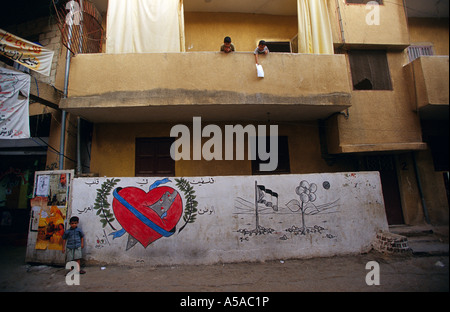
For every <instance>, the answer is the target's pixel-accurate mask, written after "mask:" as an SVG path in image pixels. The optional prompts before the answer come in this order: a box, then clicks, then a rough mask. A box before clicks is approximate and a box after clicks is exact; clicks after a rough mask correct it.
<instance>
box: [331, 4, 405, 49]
mask: <svg viewBox="0 0 450 312" xmlns="http://www.w3.org/2000/svg"><path fill="white" fill-rule="evenodd" d="M328 6H329V11H330V15H331V20H332V30H333V41H334V43H335V46H339V45H340V44H342V43H344V42H343V40H342V35H343V37H344V39H345V44H347V45H356V46H359V45H364V46H369V45H383V46H394V47H395V46H398V47H399V48H401V47H405V46H406V45H408V44H409V36H408V27H407V20H406V15H405V11H404V8H403V0H391V1H384V4H383V5H380V7H379V9H380V15H379V16H380V24H379V25H369V24H367V22H366V16H367V14H368V13H371V10H368V9H367V8H366V5H365V4H347V3H346V1H345V0H329V1H328ZM339 11H340V16H341V18H342V23H339Z"/></svg>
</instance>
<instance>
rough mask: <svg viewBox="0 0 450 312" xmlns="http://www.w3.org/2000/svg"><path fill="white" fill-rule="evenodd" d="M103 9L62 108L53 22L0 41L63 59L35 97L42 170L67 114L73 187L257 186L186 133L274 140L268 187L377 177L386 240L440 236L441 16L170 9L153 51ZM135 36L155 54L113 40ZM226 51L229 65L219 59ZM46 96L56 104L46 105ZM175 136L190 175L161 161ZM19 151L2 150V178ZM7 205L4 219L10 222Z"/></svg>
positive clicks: (321, 8) (444, 94)
mask: <svg viewBox="0 0 450 312" xmlns="http://www.w3.org/2000/svg"><path fill="white" fill-rule="evenodd" d="M44 2H45V1H44ZM78 2H79V1H78ZM107 2H108V1H106V0H94V1H92V3H93V4H94V5H95V6H96V8H97V10H98V11H99V12H100V14H101V16H102V21H101V25H102V26H103V28H104V30H105V38H104V41H103V42H102V43H103V46H102V48H101V51H99V52H100V53H75V54H74V55H73V56H72V58H71V62H70V73H69V76H68V81H69V85H68V96H67V98H61V93H62V91H63V89H64V76H65V64H66V63H65V55H66V53H65V51H66V47H64V46H63V45H62V44H61V35H60V33H59V32H58V31H56V30H57V27H55V26H56V22H55V21H54V22H53V24H52V22H50V21H51V19H49V18H48V16H47V17H41V20H42V19H43V20H45V21H49V22H46V23H45V26H42V27H39V28H31V27H30V26H29V25H31V24H32V23H34V21H35V20H32V19H31V17H30V20H28V21H24V22H22V23H19V24H17V23H14V22H13V21H10V22H8V25H2V28H4V29H6V30H8V31H10V32H14V33H15V34H16V35H18V36H22V37H26V36H29V35H30V33H31V32H35V33H34V35H38V40H39V41H40V42H41V43H42V45H44V46H47V47H49V48H51V49H54V50H55V51H57V53H55V54H57V55H58V58H57V60H56V63H55V68H54V72H53V73H52V75H51V77H50V78H48V79H50V80H47V81H45V79H42V77H41V78H39V77H38V78H37V81H38V84H43V85H45V87H44V86H42V87H41V86H40V87H39V91H40V93H39V95H37V94H36V105H39V109H38V110H37V112H36V115H38V116H41V115H43V113H44V111H45V112H48V111H49V110H51V113H50V114H51V118H50V119H51V121H49V125H48V134H46V135H47V136H48V139H47V143H46V144H43V145H45V146H47V147H46V148H45V149H43V150H45V153H43V152H42V151H43V150H41V151H40V155H41V154H42V155H41V156H42V157H44V159H43V160H41V163H42V164H41V168H40V169H41V170H42V169H43V168H42V167H43V162H45V167H46V168H48V169H52V168H54V167H56V165H55V164H57V163H58V162H59V157H61V156H60V155H59V154H58V152H59V151H58V146H59V144H60V132H61V128H60V127H61V111H65V112H67V113H68V119H67V120H68V122H67V126H66V127H67V128H66V129H65V131H64V133H65V136H66V141H65V142H66V143H65V145H64V155H65V157H64V169H75V168H77V149H78V151H79V150H80V148H81V149H82V150H83V151H82V152H81V153H82V157H81V159H82V161H81V164H79V166H78V168H79V170H78V173H79V174H90V175H94V176H100V177H104V176H107V177H139V176H147V177H156V176H165V177H194V176H195V177H201V176H252V175H254V176H258V175H262V174H265V173H264V172H261V171H260V170H259V169H258V164H259V161H258V159H253V160H252V159H249V157H244V159H242V160H236V158H234V160H225V157H223V158H222V160H217V159H215V160H207V159H205V158H204V157H203V158H200V159H197V158H196V157H195V155H194V153H195V150H201V147H204V146H205V144H207V143H208V142H209V139H210V137H211V133H209V136H208V135H206V134H205V133H204V134H205V135H204V136H203V137H202V138H201V140H200V141H198V140H197V141H195V140H194V138H193V136H194V133H195V131H196V130H195V127H196V126H195V125H194V118H195V117H200V118H201V123H202V125H201V130H203V129H204V128H205V127H206V126H208V125H216V126H218V129H220V130H221V132H222V133H223V134H224V133H225V132H226V128H227V126H236V125H242V127H246V126H249V125H250V126H255V127H257V126H266V127H267V129H269V127H270V126H271V125H277V126H278V133H277V136H278V152H279V153H278V167H277V169H276V170H275V171H274V172H271V174H276V175H285V174H310V173H337V172H358V171H378V172H380V176H381V182H382V186H383V196H384V202H385V208H386V215H387V218H388V222H389V224H391V225H394V224H422V223H432V224H448V206H449V199H448V198H449V197H448V107H449V97H448V93H449V92H448V55H449V52H448V7H447V10H441V11H439V10H438V9H437V8H438V7H434V6H433V5H431V4H430V1H419V0H406V1H402V0H391V1H382V0H379V1H376V2H377V3H376V4H374V3H373V2H371V3H369V4H367V2H368V1H347V0H327V1H318V2H317V3H320V5H318V6H317V7H314V5H312V6H311V7H308V6H306V7H305V6H304V5H305V3H309V1H296V0H283V1H279V0H276V1H255V0H252V1H226V3H224V1H203V0H201V1H200V0H198V1H197V0H184V1H173V2H174V3H175V5H174V7H175V8H176V11H171V13H170V14H169V13H168V14H169V15H170V18H167V16H169V15H163V16H162V17H160V18H161V19H163V20H165V23H168V21H169V22H170V23H172V24H171V25H169V26H164V29H169V28H170V29H173V32H175V33H176V34H175V35H173V34H170V36H172V37H171V38H172V39H173V38H175V39H174V40H172V41H170V40H168V36H169V34H166V33H165V34H164V36H162V37H163V38H162V39H158V38H159V37H158V35H157V34H155V33H153V32H157V29H158V27H157V26H154V25H155V23H156V24H158V23H157V22H155V21H153V20H150V19H148V20H147V19H145V15H142V17H141V18H139V20H138V23H136V25H134V26H133V27H135V28H134V29H131V30H130V29H128V28H127V27H122V26H120V25H122V24H120V21H122V22H126V21H127V20H126V18H127V16H126V14H125V12H126V11H125V10H123V8H121V7H114V5H115V4H116V2H115V1H110V3H109V6H108V3H107ZM119 2H120V1H119ZM156 2H158V1H156ZM217 2H219V3H217ZM425 3H426V4H425ZM117 5H119V6H120V4H117ZM447 6H448V3H447ZM430 7H433V9H432V10H430ZM315 9H316V11H314V12H315V13H316V16H314V14H311V12H312V10H315ZM161 11H162V10H160V11H158V12H154V15H155V16H156V15H158V14H157V13H160V12H161ZM164 12H165V11H164ZM317 12H319V13H317ZM306 13H308V14H306ZM308 16H309V18H310V20H309V22H308V20H307V17H308ZM152 17H154V16H153V15H152ZM154 18H155V19H157V18H158V17H154ZM113 21H114V22H113ZM173 24H175V26H174V25H173ZM305 24H306V26H305ZM49 25H51V26H49ZM118 25H119V26H120V27H119V26H118ZM323 25H325V26H323ZM172 26H173V27H172ZM45 27H47V28H49V27H50V28H51V29H52V30H51V31H48V32H46V31H44V28H45ZM146 27H147V28H148V29H150V30H148V31H147V32H146V31H144V29H147V28H146ZM161 27H162V26H159V28H161ZM155 29H156V30H155ZM324 29H325V30H324ZM311 30H312V31H311ZM317 30H319V35H317ZM121 31H122V32H124V33H122V34H121ZM50 32H51V33H52V35H50ZM307 32H308V33H307ZM133 33H138V34H139V35H141V36H143V37H144V38H145V39H144V40H142V41H143V42H144V43H145V42H146V41H147V38H150V37H151V38H152V39H151V40H153V38H156V39H155V41H151V44H147V45H146V44H142V46H137V45H136V46H137V47H134V46H133V44H134V43H135V41H129V40H128V41H127V40H123V41H122V42H119V40H118V39H116V38H120V37H127V36H130V37H132V34H133ZM149 34H150V35H149ZM311 34H312V35H311ZM226 36H230V37H231V38H232V42H233V43H234V45H235V47H236V52H233V53H230V54H226V53H221V52H219V51H220V46H221V45H222V44H223V39H224V37H226ZM308 36H309V37H308ZM317 36H318V37H319V41H321V40H322V39H323V37H325V36H328V37H329V38H330V40H331V41H329V42H330V43H331V47H332V51H331V53H330V51H328V52H326V53H324V52H323V51H319V50H316V51H314V50H310V51H306V52H305V50H304V49H305V42H306V41H305V40H309V39H311V37H317ZM321 36H322V37H321ZM305 38H306V39H305ZM130 40H131V39H130ZM148 40H150V39H148ZM260 40H265V41H266V42H267V44H268V47H269V50H271V53H269V54H268V55H263V56H260V58H259V63H260V64H261V65H262V66H263V68H264V72H265V77H264V78H258V77H257V74H256V68H255V58H254V54H253V51H254V50H255V48H256V47H257V45H258V42H259V41H260ZM169 41H170V42H169ZM313 41H314V38H313V40H312V41H311V42H313ZM133 42H134V43H133ZM308 42H309V41H308ZM53 44H55V46H51V45H53ZM320 45H322V43H321V44H320ZM324 45H325V44H324ZM128 48H129V49H131V50H127V49H128ZM121 49H122V50H121ZM133 49H134V50H133ZM299 51H300V53H299ZM5 62H6V61H4V62H3V63H5ZM4 66H8V65H7V64H5V65H4ZM46 83H47V85H46ZM49 84H50V85H51V87H49ZM44 88H48V89H49V93H50V95H51V96H56V98H53V99H48V98H47V99H45V97H44V95H43V94H44V93H43V92H42V90H44ZM36 92H37V91H36ZM36 92H35V93H36ZM32 93H33V91H32ZM39 99H41V100H40V102H39ZM51 103H54V104H56V106H55V105H53V106H54V107H50V106H51V105H50V104H51ZM42 104H43V105H42ZM33 105H34V104H33ZM30 108H31V105H30ZM31 114H32V113H31ZM176 125H184V126H186V127H187V128H188V129H189V130H190V133H191V134H192V137H191V140H192V141H191V144H190V146H191V147H192V151H190V152H189V153H191V157H189V159H186V158H187V157H185V159H182V160H178V161H175V160H174V159H172V157H171V155H170V147H171V146H172V143H173V142H174V141H175V140H176V138H174V137H171V129H173V127H174V126H176ZM77 128H78V129H80V130H79V132H78V130H77ZM77 132H78V133H79V134H80V133H81V135H80V137H81V141H82V143H81V144H79V145H78V148H77ZM36 137H41V135H36ZM0 142H1V141H0ZM247 143H248V136H247V137H246V138H245V141H244V146H247ZM220 144H222V143H220ZM199 145H200V147H199ZM218 146H219V143H218V144H217V145H216V146H215V148H218ZM233 147H234V149H238V148H241V147H242V146H240V145H239V144H238V143H236V142H235V143H234V145H233ZM23 148H24V147H20V148H15V147H11V146H8V147H4V146H2V147H1V148H0V153H1V154H0V155H1V156H0V157H1V162H2V171H5V172H6V171H7V170H9V167H10V166H9V165H4V164H12V163H13V160H12V158H14V157H15V156H12V155H11V153H12V152H14V151H15V152H17V153H18V152H19V151H20V150H21V149H23ZM223 150H225V144H224V145H223ZM55 151H56V152H55ZM244 151H245V152H247V147H245V148H244ZM6 152H9V154H8V153H6ZM178 152H180V151H178ZM13 154H14V153H13ZM245 155H247V153H245ZM78 163H79V161H78ZM17 166H19V167H20V166H23V165H22V164H17ZM80 168H81V169H80ZM55 169H56V168H55ZM33 170H36V169H33ZM11 190H13V191H12V192H17V191H16V190H15V189H14V188H12V189H11ZM8 196H11V194H9V195H8ZM9 198H11V197H6V199H5V200H4V201H5V204H4V206H3V207H4V209H5V210H7V209H16V208H17V207H15V206H14V205H15V204H14V201H13V200H10V199H9ZM25 206H26V204H24V207H25Z"/></svg>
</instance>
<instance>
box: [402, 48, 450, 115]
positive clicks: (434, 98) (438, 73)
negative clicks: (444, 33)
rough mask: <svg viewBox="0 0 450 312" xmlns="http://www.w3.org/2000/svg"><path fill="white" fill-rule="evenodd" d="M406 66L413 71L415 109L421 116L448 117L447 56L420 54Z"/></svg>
mask: <svg viewBox="0 0 450 312" xmlns="http://www.w3.org/2000/svg"><path fill="white" fill-rule="evenodd" d="M408 66H412V70H413V71H414V80H415V97H416V104H417V107H416V109H417V110H418V111H419V113H420V116H421V118H423V119H442V118H447V119H448V108H449V86H448V83H449V58H448V56H421V57H419V58H417V59H416V60H414V61H413V62H412V63H410V64H408Z"/></svg>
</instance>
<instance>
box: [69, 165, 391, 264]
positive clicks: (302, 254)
mask: <svg viewBox="0 0 450 312" xmlns="http://www.w3.org/2000/svg"><path fill="white" fill-rule="evenodd" d="M115 179H119V180H120V182H118V183H117V185H115V186H114V189H116V188H118V187H121V188H123V189H122V190H121V191H119V195H120V194H122V196H123V197H122V198H123V199H124V200H125V201H127V202H132V201H133V200H134V199H133V198H129V196H130V195H129V191H130V190H131V189H129V188H130V187H133V188H139V189H141V190H142V191H141V192H142V194H143V195H144V196H143V198H144V200H142V199H141V200H140V201H141V202H142V201H152V200H151V199H150V197H151V195H152V194H154V192H158V191H161V189H160V190H157V188H156V189H154V190H153V191H152V192H150V194H147V193H148V190H149V187H150V185H152V184H153V183H154V182H155V181H157V180H161V179H162V178H115ZM169 179H170V181H171V182H168V183H165V184H161V185H159V187H171V188H173V189H174V190H177V191H178V192H179V195H180V196H181V199H182V204H183V209H185V208H186V196H185V194H184V192H183V191H182V190H181V189H180V188H178V187H177V185H176V181H175V178H169ZM185 179H186V180H187V181H189V183H190V185H191V186H192V187H193V191H194V192H195V196H196V198H195V200H196V201H198V207H197V211H196V212H195V214H196V218H195V221H194V222H193V223H188V224H187V225H186V226H185V227H184V228H183V230H182V231H181V232H180V231H179V230H180V229H181V228H182V226H183V225H184V224H185V221H184V220H183V216H181V218H180V220H179V221H178V222H177V224H176V232H175V233H174V234H173V235H172V236H170V237H161V238H160V239H158V240H155V241H153V242H152V243H150V244H149V245H148V246H146V247H144V245H143V244H141V243H140V242H136V241H135V240H133V237H132V235H130V234H129V233H124V235H123V236H121V237H117V238H113V236H112V235H111V234H112V233H114V232H117V231H118V230H121V229H122V228H123V226H124V224H126V227H127V229H128V231H129V232H132V233H133V235H136V236H138V235H142V233H143V230H142V229H143V228H146V226H144V225H143V224H142V223H141V221H138V219H137V217H132V218H130V219H129V220H127V219H126V218H125V217H122V219H121V218H120V214H118V212H119V206H120V204H119V201H117V199H116V200H114V195H113V192H111V194H110V195H108V196H106V200H107V202H108V203H109V204H110V205H111V207H110V208H109V210H110V212H111V214H114V218H115V220H114V221H112V222H110V224H106V226H105V227H103V225H102V223H101V221H100V220H101V216H102V212H100V214H99V215H97V212H98V211H99V210H96V209H95V208H94V205H95V202H96V197H97V196H98V191H99V190H100V191H101V187H102V185H104V184H105V182H106V181H107V180H111V178H77V179H74V183H73V192H72V204H71V209H72V215H76V216H78V217H79V218H80V228H81V229H82V230H83V231H84V233H85V248H84V258H85V259H86V260H87V261H88V262H100V263H109V264H112V263H114V264H131V265H132V264H142V263H145V264H149V265H174V264H213V263H220V262H239V261H265V260H274V259H288V258H310V257H318V256H333V255H344V254H354V253H360V252H367V251H369V250H370V249H371V243H372V242H373V241H374V238H375V235H376V233H377V232H378V231H380V230H383V231H387V230H388V224H387V220H386V215H385V209H384V202H383V195H382V189H381V182H380V178H379V174H378V173H377V172H357V173H335V174H309V175H279V176H232V177H198V178H197V177H187V178H185ZM255 181H257V183H258V185H264V186H265V187H266V188H267V189H270V190H272V191H273V192H276V193H278V211H274V209H273V208H271V207H266V206H264V205H263V204H259V205H258V207H259V208H258V212H259V214H258V215H259V225H260V228H259V231H257V232H256V231H255V229H256V216H255V211H256V209H255ZM301 181H306V182H307V183H308V184H303V186H306V188H299V189H298V194H297V192H296V189H297V187H299V185H300V184H301ZM312 184H315V185H316V187H314V186H312ZM126 188H128V189H126ZM125 190H126V191H125ZM166 190H167V189H166ZM171 192H172V193H173V190H172V191H171ZM175 194H176V193H175ZM299 194H300V195H299ZM301 194H303V195H301ZM134 197H136V196H134ZM156 197H158V198H159V195H157V196H156ZM135 199H136V198H135ZM265 199H266V200H268V201H272V202H274V203H275V202H276V200H275V198H274V197H271V196H270V195H267V194H266V197H265ZM153 200H154V199H153ZM302 200H303V201H304V202H302ZM310 200H314V201H312V202H311V201H310ZM307 201H309V203H307ZM288 203H289V204H288ZM302 203H303V207H304V209H305V215H304V222H305V226H306V229H305V230H304V231H303V232H302V229H303V227H302V214H301V212H300V211H296V210H298V209H300V207H301V205H302ZM145 204H146V205H147V206H151V205H153V204H154V203H152V202H146V203H145ZM133 205H134V206H136V207H137V206H138V204H136V203H135V204H133ZM136 207H135V208H136ZM174 207H175V206H173V207H172V208H170V209H169V210H168V211H167V217H166V220H167V219H168V218H170V217H169V216H172V215H173V213H174V211H175V210H176V208H174ZM140 209H141V212H144V213H150V215H154V216H156V214H154V213H153V212H149V209H150V208H142V207H141V208H140ZM145 210H147V211H145ZM123 211H126V213H128V214H129V213H130V212H127V210H126V209H124V208H123V207H122V212H123ZM180 212H182V214H183V215H184V213H185V211H181V210H180ZM150 215H149V218H148V219H152V220H156V219H157V218H159V216H158V217H155V218H153V217H151V216H150ZM119 221H120V222H121V223H122V224H121V223H120V222H119ZM133 221H134V222H135V223H134V222H133ZM156 222H157V221H156ZM174 222H175V223H176V220H175V221H174ZM133 223H134V225H133ZM136 224H140V225H138V226H137V227H136ZM112 227H114V228H115V229H116V231H114V230H113V229H112ZM146 231H148V233H152V234H154V232H152V231H153V230H146ZM252 231H253V232H252ZM149 235H150V234H149ZM140 239H141V240H142V237H141V238H140ZM129 241H130V242H129ZM133 241H134V242H135V244H134V245H133V247H130V248H128V250H127V244H130V243H132V242H133ZM144 244H146V243H145V242H144Z"/></svg>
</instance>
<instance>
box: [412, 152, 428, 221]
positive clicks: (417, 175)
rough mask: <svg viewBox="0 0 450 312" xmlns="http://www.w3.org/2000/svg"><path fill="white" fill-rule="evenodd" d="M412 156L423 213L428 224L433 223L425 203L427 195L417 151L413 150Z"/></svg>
mask: <svg viewBox="0 0 450 312" xmlns="http://www.w3.org/2000/svg"><path fill="white" fill-rule="evenodd" d="M412 157H413V162H414V171H415V173H416V179H417V187H418V188H419V194H420V200H421V201H422V208H423V214H424V216H425V221H426V222H427V223H428V224H431V222H430V216H429V215H428V209H427V205H426V203H425V196H424V195H423V189H422V182H421V181H420V173H419V167H418V166H417V160H416V154H415V152H412Z"/></svg>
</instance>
